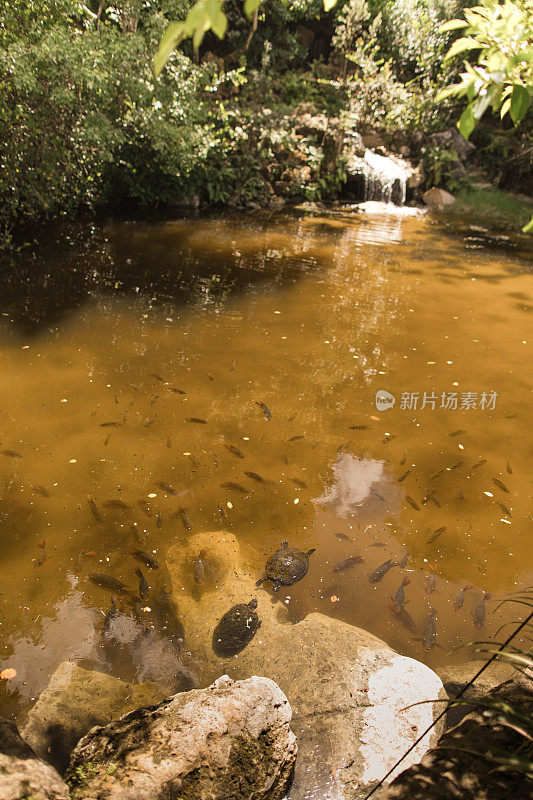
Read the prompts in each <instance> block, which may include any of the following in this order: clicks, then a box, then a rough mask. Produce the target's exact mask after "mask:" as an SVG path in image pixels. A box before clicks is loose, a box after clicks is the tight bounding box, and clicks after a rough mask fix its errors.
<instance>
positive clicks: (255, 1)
mask: <svg viewBox="0 0 533 800" xmlns="http://www.w3.org/2000/svg"><path fill="white" fill-rule="evenodd" d="M260 5H261V0H244V13H245V14H246V16H247V17H248V19H251V18H252V16H253V14H254V12H255V11H256V10H257V9H258V8H259V6H260Z"/></svg>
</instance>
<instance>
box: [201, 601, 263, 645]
mask: <svg viewBox="0 0 533 800" xmlns="http://www.w3.org/2000/svg"><path fill="white" fill-rule="evenodd" d="M256 608H257V600H255V599H254V600H250V602H249V603H237V605H235V606H233V607H232V608H230V610H229V611H226V613H225V614H224V616H223V617H222V619H221V620H220V622H219V623H218V625H217V626H216V628H215V630H214V631H213V650H214V651H215V653H216V654H217V656H233V655H235V654H236V653H240V652H241V650H244V648H245V647H246V645H247V644H248V643H249V642H251V640H252V639H253V638H254V636H255V634H256V633H257V631H258V630H259V628H260V626H261V620H260V619H259V617H258V616H257V611H256V610H255V609H256Z"/></svg>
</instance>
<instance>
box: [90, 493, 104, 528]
mask: <svg viewBox="0 0 533 800" xmlns="http://www.w3.org/2000/svg"><path fill="white" fill-rule="evenodd" d="M87 503H88V504H89V508H90V509H91V513H92V515H93V517H94V518H95V520H96V521H97V522H102V521H103V520H102V515H101V514H100V509H99V508H98V506H97V505H96V503H95V502H94V500H93V498H92V497H91V495H90V494H88V495H87Z"/></svg>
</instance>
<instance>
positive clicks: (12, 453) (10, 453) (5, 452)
mask: <svg viewBox="0 0 533 800" xmlns="http://www.w3.org/2000/svg"><path fill="white" fill-rule="evenodd" d="M0 453H2V455H3V456H9V457H10V458H22V456H21V455H20V453H17V451H16V450H0Z"/></svg>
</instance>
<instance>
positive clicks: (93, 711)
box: [0, 661, 165, 797]
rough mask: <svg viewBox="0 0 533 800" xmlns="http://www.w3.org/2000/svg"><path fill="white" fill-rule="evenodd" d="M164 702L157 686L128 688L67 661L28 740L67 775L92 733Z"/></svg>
mask: <svg viewBox="0 0 533 800" xmlns="http://www.w3.org/2000/svg"><path fill="white" fill-rule="evenodd" d="M164 696H165V695H164V693H163V691H162V690H161V689H160V688H158V687H156V686H153V685H151V684H144V685H139V684H132V683H126V682H124V681H121V680H118V679H117V678H113V677H112V676H111V675H105V674H104V673H102V672H93V671H91V670H87V669H82V668H81V667H78V666H77V665H76V664H75V663H73V662H72V661H64V662H63V663H62V664H60V665H59V667H58V668H57V669H56V671H55V672H54V674H53V675H52V678H51V679H50V683H49V684H48V686H47V688H46V689H45V690H44V691H43V692H42V694H41V696H40V697H39V699H38V700H37V702H36V703H35V705H34V706H33V708H32V710H31V711H30V713H29V716H28V721H27V723H26V726H25V727H24V728H23V730H22V735H23V737H24V739H25V740H26V741H27V742H28V743H29V745H31V747H32V748H33V750H34V751H35V753H36V754H37V755H38V756H39V757H40V758H43V759H45V760H46V761H48V762H50V763H51V764H53V765H54V767H56V769H57V770H59V772H61V773H64V772H65V770H66V768H67V766H68V762H69V758H70V754H71V752H72V750H73V749H74V747H75V746H76V744H77V742H78V741H79V739H81V737H82V736H84V735H85V734H86V733H87V732H88V731H89V730H90V729H91V728H92V727H94V726H95V725H105V724H106V723H107V722H110V721H111V720H113V719H116V718H117V717H120V716H122V714H126V713H127V712H128V711H132V710H133V709H135V708H138V707H139V706H146V705H149V704H151V703H158V702H160V701H161V700H162V699H163V697H164ZM1 796H2V795H1V794H0V797H1Z"/></svg>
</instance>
